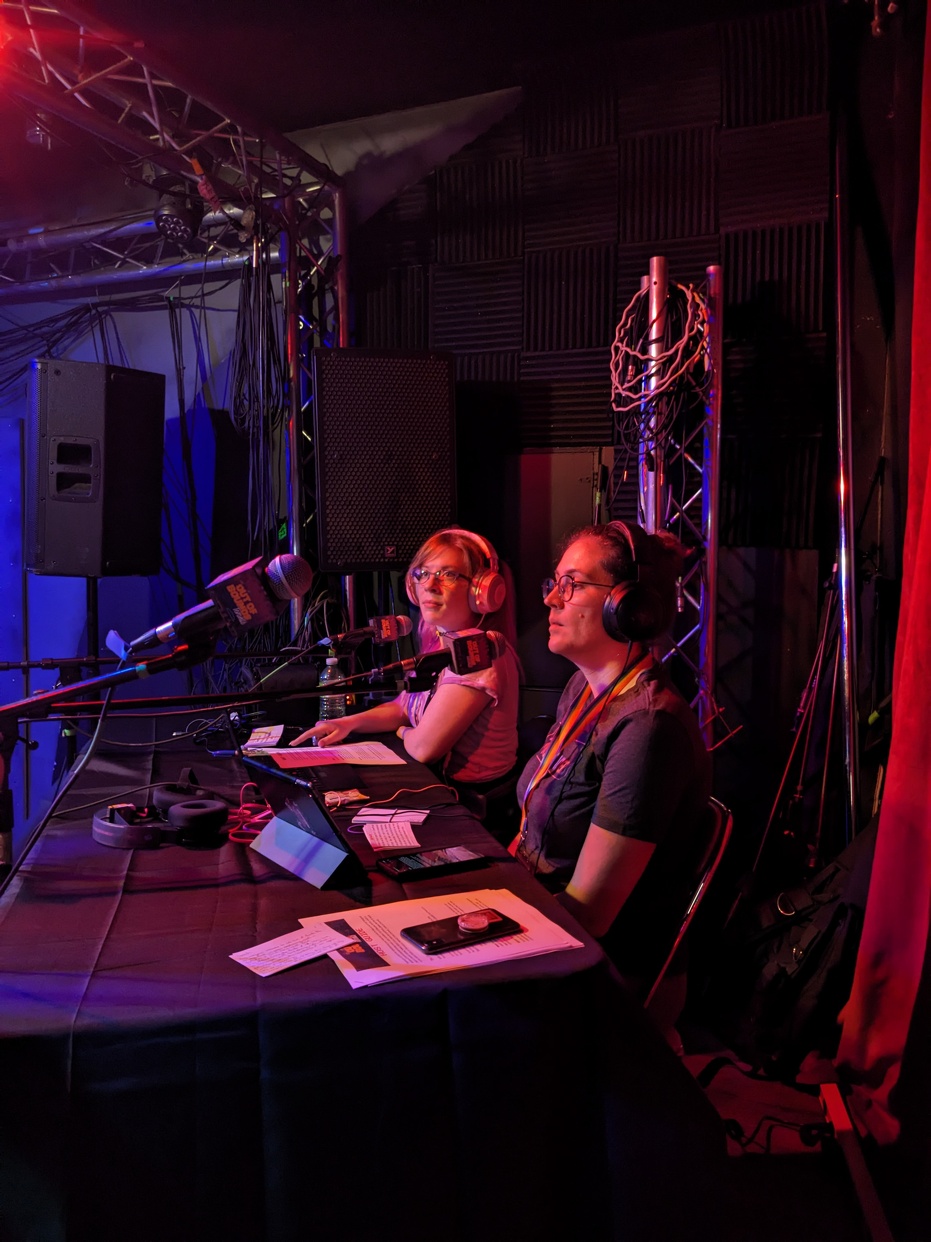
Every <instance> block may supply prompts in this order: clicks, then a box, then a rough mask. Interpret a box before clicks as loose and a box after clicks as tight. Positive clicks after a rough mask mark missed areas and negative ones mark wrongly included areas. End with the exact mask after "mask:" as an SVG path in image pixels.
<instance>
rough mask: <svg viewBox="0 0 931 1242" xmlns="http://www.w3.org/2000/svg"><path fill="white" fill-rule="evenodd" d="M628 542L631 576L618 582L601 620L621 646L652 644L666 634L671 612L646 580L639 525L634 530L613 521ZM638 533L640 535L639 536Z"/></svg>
mask: <svg viewBox="0 0 931 1242" xmlns="http://www.w3.org/2000/svg"><path fill="white" fill-rule="evenodd" d="M608 526H609V527H610V528H611V529H612V530H616V531H618V532H619V533H620V535H621V536H622V537H623V538H624V539H625V540H626V542H627V546H628V547H629V548H630V557H631V570H630V577H629V578H625V579H624V581H623V582H618V583H616V584H615V585H614V586H613V587H612V588H611V590H610V591H609V592H608V595H607V597H606V599H605V602H604V606H603V607H602V610H601V620H602V623H603V625H604V627H605V631H606V632H607V634H608V637H609V638H613V639H614V640H615V642H619V643H628V642H630V643H648V642H652V641H653V639H655V638H659V636H660V635H661V634H662V633H664V632H665V630H666V628H667V626H668V625H669V622H670V615H669V613H670V609H669V605H668V604H667V603H664V601H663V597H662V595H661V594H660V592H659V591H658V590H657V588H656V587H655V586H652V585H651V584H650V583H649V582H646V581H644V580H643V577H642V568H646V569H647V573H649V567H648V566H646V567H643V566H641V562H640V559H639V558H638V556H637V546H636V539H639V538H641V537H642V536H643V535H644V534H645V532H644V531H643V530H641V528H640V527H639V526H634V527H630V526H627V525H626V524H625V523H624V522H618V521H614V522H609V523H608ZM634 531H637V532H638V534H637V535H636V536H635V535H634Z"/></svg>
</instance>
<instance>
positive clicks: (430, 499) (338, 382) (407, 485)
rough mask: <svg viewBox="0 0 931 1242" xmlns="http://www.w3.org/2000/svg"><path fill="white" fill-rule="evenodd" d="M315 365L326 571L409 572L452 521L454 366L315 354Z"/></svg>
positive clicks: (320, 527)
mask: <svg viewBox="0 0 931 1242" xmlns="http://www.w3.org/2000/svg"><path fill="white" fill-rule="evenodd" d="M312 368H313V415H314V417H313V423H314V454H315V473H316V486H317V495H316V503H315V505H313V506H309V508H312V509H313V511H314V512H315V513H316V517H317V553H318V557H319V562H320V566H319V567H320V569H321V570H332V571H336V572H339V573H352V572H354V571H356V570H369V569H390V568H403V567H406V566H407V565H409V564H410V561H411V558H412V557H413V555H414V553H415V552H416V551H417V549H418V548H419V547H420V545H421V544H422V543H423V541H424V539H425V538H426V537H427V536H428V535H430V534H432V533H433V531H435V530H438V529H440V528H441V527H443V526H448V525H449V524H450V522H451V521H452V519H453V514H454V510H455V499H456V462H455V456H456V454H455V416H454V406H453V360H452V358H451V357H450V356H449V355H446V354H430V353H399V352H390V353H381V352H377V351H374V350H368V349H315V350H313V357H312Z"/></svg>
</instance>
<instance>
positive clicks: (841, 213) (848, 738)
mask: <svg viewBox="0 0 931 1242" xmlns="http://www.w3.org/2000/svg"><path fill="white" fill-rule="evenodd" d="M846 187H847V135H846V124H845V118H844V115H843V111H842V110H839V111H838V115H837V134H836V137H835V147H834V250H835V255H834V257H835V267H836V277H835V279H836V323H837V329H836V331H837V341H836V355H837V514H838V553H837V569H838V592H839V598H840V643H841V672H842V677H841V684H842V686H843V696H844V762H845V767H846V776H847V799H848V814H849V821H848V834H847V835H848V839H849V837H850V836H852V835H855V834H856V832H857V828H858V819H859V785H860V771H859V768H860V748H859V731H858V728H857V667H856V651H857V634H856V601H855V598H854V591H855V581H854V579H855V573H854V569H855V567H854V563H853V557H854V553H855V546H856V545H855V524H854V517H853V474H852V470H851V461H852V458H851V451H852V443H853V441H852V430H853V428H852V420H851V413H850V256H849V241H850V239H849V228H848V219H847V201H846V197H845V194H846Z"/></svg>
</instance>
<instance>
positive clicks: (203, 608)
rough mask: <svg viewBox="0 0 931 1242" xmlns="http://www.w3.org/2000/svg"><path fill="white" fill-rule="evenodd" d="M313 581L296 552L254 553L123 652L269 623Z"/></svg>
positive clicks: (241, 630)
mask: <svg viewBox="0 0 931 1242" xmlns="http://www.w3.org/2000/svg"><path fill="white" fill-rule="evenodd" d="M312 580H313V570H312V569H311V568H310V566H309V565H308V564H307V562H306V561H305V560H303V559H302V558H301V557H299V556H293V555H291V554H290V553H288V552H285V553H283V554H282V555H281V556H276V557H275V558H274V560H271V561H269V562H268V563H267V564H266V562H265V558H264V557H262V556H257V557H256V558H255V560H252V561H246V563H245V564H244V565H239V566H237V568H236V569H230V570H228V571H227V572H226V573H225V574H220V576H219V578H214V580H213V582H211V583H210V584H209V585H208V586H207V594H208V595H209V597H210V598H209V599H206V600H204V601H203V603H200V604H195V605H194V607H193V608H188V609H187V611H186V612H179V613H178V615H177V616H176V617H172V618H171V620H170V621H164V622H163V623H162V624H161V625H157V626H156V627H155V628H154V629H151V630H146V632H145V633H144V634H140V635H139V637H138V638H134V639H133V641H132V642H131V643H129V644H128V645H127V647H126V653H127V654H134V653H135V652H137V651H145V650H146V649H147V648H149V647H158V646H160V645H161V644H162V643H167V642H170V641H171V640H172V639H180V640H182V641H185V642H187V641H189V640H190V639H191V638H195V637H200V636H204V637H206V636H208V635H210V634H215V633H216V632H217V631H218V630H222V629H230V630H232V631H233V632H234V633H236V634H239V633H242V632H243V631H245V630H251V629H254V628H255V627H256V626H259V625H264V624H265V623H266V621H274V619H275V617H277V616H279V615H280V614H281V613H282V612H284V610H285V607H286V606H287V603H288V601H289V600H292V599H298V598H299V597H300V596H301V595H305V594H306V593H307V592H308V591H309V590H310V584H311V582H312Z"/></svg>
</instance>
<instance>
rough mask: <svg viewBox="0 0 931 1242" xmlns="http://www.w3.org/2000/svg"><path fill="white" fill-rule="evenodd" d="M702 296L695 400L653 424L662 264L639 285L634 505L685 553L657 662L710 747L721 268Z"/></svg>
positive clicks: (655, 262) (662, 312)
mask: <svg viewBox="0 0 931 1242" xmlns="http://www.w3.org/2000/svg"><path fill="white" fill-rule="evenodd" d="M706 277H707V289H706V294H705V298H704V303H705V307H706V310H707V319H706V321H705V325H704V334H703V335H704V340H703V347H702V360H701V363H696V365H701V364H703V365H704V367H705V369H706V372H707V374H708V377H709V378H708V381H707V382H706V383H704V384H703V385H701V386H699V385H696V386H695V393H696V394H698V393H699V392H700V394H701V395H700V399H699V398H698V396H697V395H696V399H695V400H694V401H692V402H690V403H685V405H684V408H683V409H682V411H681V412H680V413H679V414H678V416H677V417H676V419H675V420H674V422H672V423H671V424H670V425H669V426H668V427H666V428H665V429H661V428H660V426H659V423H660V419H659V418H658V413H657V396H656V394H657V392H658V389H659V384H658V380H659V367H660V365H661V363H662V356H663V341H664V334H665V330H666V314H667V291H668V289H669V283H668V277H667V267H666V260H665V258H663V257H661V256H658V257H654V258H653V259H651V261H650V272H649V275H647V276H644V277H643V279H642V281H641V297H642V298H643V299H644V300H645V301H646V302H647V305H648V310H647V324H648V328H647V334H646V337H647V339H646V349H645V352H643V355H642V360H641V361H642V368H643V381H642V393H643V403H642V416H641V418H640V442H639V447H638V453H637V456H638V462H637V465H638V500H639V510H640V519H641V522H642V524H643V526H644V529H646V530H648V531H650V532H655V531H657V530H661V529H666V530H670V531H672V532H673V533H674V534H675V535H676V536H677V537H678V538H679V539H680V540H681V541H682V543H684V544H685V545H686V547H688V548H691V549H693V550H694V551H693V554H692V555H691V556H690V557H689V559H688V561H687V563H686V568H685V571H684V573H683V576H682V579H681V582H680V586H679V600H678V609H679V620H678V622H677V624H676V626H675V628H674V632H673V637H672V639H671V642H670V645H669V647H668V649H667V650H665V651H664V653H663V658H664V659H665V660H666V661H667V662H670V661H671V662H673V663H674V665H675V675H676V680H677V682H678V683H679V685H680V689H682V690H683V692H686V693H687V694H688V696H689V698H690V701H691V704H692V707H693V708H694V709H695V711H696V713H697V715H698V720H699V724H700V726H701V729H702V734H703V736H704V739H705V743H706V745H707V746H708V747H709V748H710V747H712V746H713V745H714V742H715V721H716V720H718V719H719V717H720V712H719V709H718V707H717V705H716V702H715V666H716V628H717V593H718V526H719V519H718V480H719V461H720V444H721V366H722V358H721V343H722V339H723V338H722V328H721V311H722V291H721V268H720V267H719V266H717V265H714V266H712V267H709V268H708V269H707V272H706Z"/></svg>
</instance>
